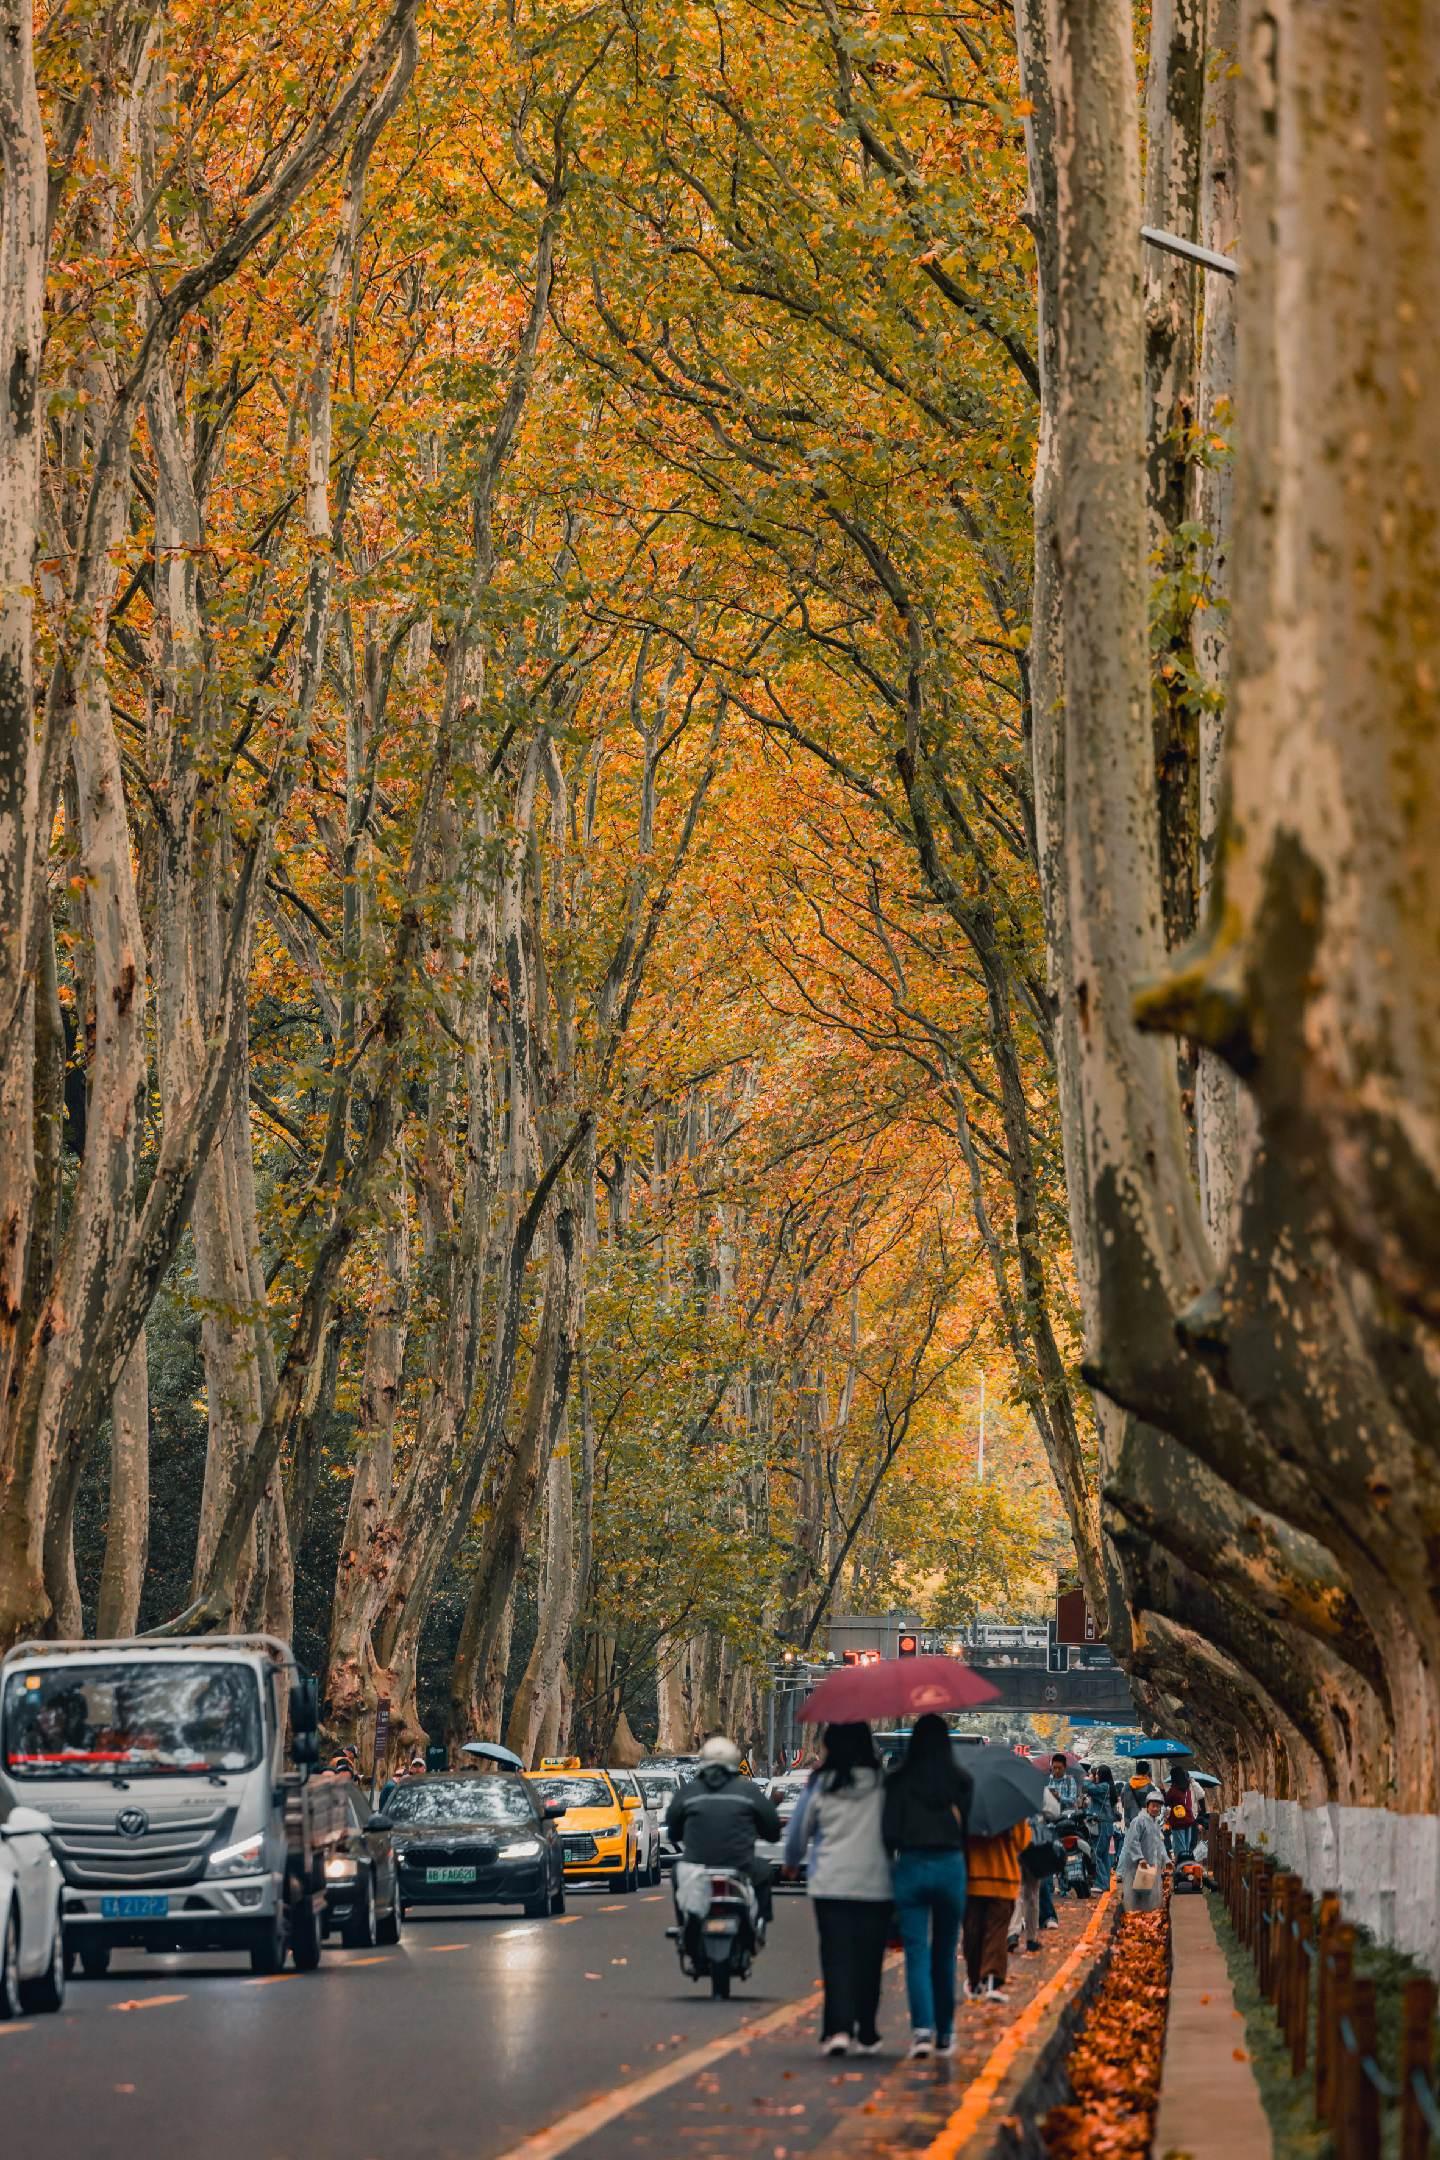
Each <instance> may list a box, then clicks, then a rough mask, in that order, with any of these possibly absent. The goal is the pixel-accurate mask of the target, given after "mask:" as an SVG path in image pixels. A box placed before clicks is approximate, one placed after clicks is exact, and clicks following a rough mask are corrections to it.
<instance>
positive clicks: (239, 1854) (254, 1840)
mask: <svg viewBox="0 0 1440 2160" xmlns="http://www.w3.org/2000/svg"><path fill="white" fill-rule="evenodd" d="M264 1850H265V1833H264V1831H263V1830H257V1831H256V1833H255V1835H254V1837H247V1838H242V1839H241V1841H240V1843H239V1844H238V1845H222V1846H221V1848H220V1850H219V1852H212V1853H211V1855H210V1857H209V1859H208V1860H207V1861H206V1863H205V1872H206V1874H207V1875H252V1874H253V1873H254V1871H255V1869H256V1868H258V1867H259V1865H260V1857H261V1854H262V1853H263V1852H264Z"/></svg>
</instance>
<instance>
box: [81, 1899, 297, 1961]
mask: <svg viewBox="0 0 1440 2160" xmlns="http://www.w3.org/2000/svg"><path fill="white" fill-rule="evenodd" d="M255 1927H256V1934H255V1940H254V1941H253V1942H252V1943H251V1945H250V1970H251V1972H253V1973H266V1974H268V1973H278V1972H283V1971H284V1970H285V1948H286V1945H285V1915H284V1913H283V1912H282V1911H281V1910H280V1908H279V1906H278V1905H277V1906H276V1908H275V1912H274V1915H273V1917H272V1918H271V1919H269V1920H257V1922H256V1923H255ZM80 1958H81V1962H82V1964H83V1963H84V1958H85V1953H84V1951H83V1950H82V1951H81V1953H80ZM86 1970H87V1971H88V1970H89V1967H88V1966H87V1967H86Z"/></svg>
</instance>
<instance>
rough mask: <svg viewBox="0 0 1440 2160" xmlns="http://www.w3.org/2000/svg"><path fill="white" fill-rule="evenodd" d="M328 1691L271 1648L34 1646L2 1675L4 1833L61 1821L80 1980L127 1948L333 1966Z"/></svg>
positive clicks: (176, 1640) (337, 1788)
mask: <svg viewBox="0 0 1440 2160" xmlns="http://www.w3.org/2000/svg"><path fill="white" fill-rule="evenodd" d="M317 1723H318V1719H317V1708H316V1699H315V1683H314V1681H313V1680H311V1679H308V1678H306V1677H305V1676H303V1675H302V1674H301V1673H300V1672H299V1670H298V1669H297V1667H296V1664H295V1659H294V1656H293V1654H292V1652H291V1651H290V1649H289V1648H288V1646H287V1645H286V1644H284V1643H282V1642H277V1641H276V1640H275V1638H274V1637H273V1636H269V1635H203V1636H194V1637H178V1636H176V1637H168V1638H167V1637H163V1636H155V1637H146V1638H142V1639H136V1638H132V1639H130V1640H126V1641H115V1642H26V1643H20V1644H18V1645H17V1647H16V1648H15V1649H14V1650H12V1651H10V1652H9V1654H8V1655H7V1656H6V1657H5V1659H4V1660H3V1662H0V1820H3V1819H4V1818H5V1817H6V1816H8V1815H9V1814H10V1812H11V1810H12V1809H14V1808H21V1807H24V1808H35V1809H38V1810H40V1811H42V1812H43V1813H44V1814H45V1815H47V1816H48V1817H49V1818H50V1823H51V1830H50V1847H51V1851H52V1852H53V1853H54V1856H55V1858H56V1860H57V1861H58V1862H59V1865H60V1869H61V1872H62V1874H63V1876H64V1883H65V1887H64V1914H65V1955H66V1965H67V1969H68V1968H70V1967H72V1966H73V1964H74V1962H75V1960H76V1959H77V1958H78V1960H79V1963H80V1967H81V1970H82V1971H83V1972H85V1973H86V1974H88V1975H91V1976H92V1977H98V1976H99V1975H101V1974H103V1973H104V1972H105V1971H106V1970H107V1968H108V1966H109V1963H110V1954H111V1951H112V1950H113V1949H117V1948H127V1949H143V1950H244V1951H248V1953H249V1957H250V1964H251V1967H252V1969H253V1970H254V1971H255V1972H258V1973H276V1972H279V1971H280V1970H281V1968H282V1966H283V1965H284V1963H285V1958H286V1955H287V1953H288V1954H289V1955H291V1956H292V1957H293V1958H294V1960H295V1964H296V1966H297V1967H298V1968H299V1969H300V1970H301V1971H307V1972H308V1971H313V1970H314V1968H315V1967H316V1966H317V1965H318V1964H319V1962H320V1954H321V1945H322V1941H323V1937H324V1922H325V1861H326V1856H327V1854H328V1853H330V1852H332V1851H333V1850H334V1849H335V1848H336V1847H337V1846H338V1845H340V1844H341V1842H342V1841H343V1839H344V1837H345V1835H346V1832H347V1830H348V1828H349V1826H350V1824H349V1811H348V1809H347V1807H346V1802H345V1785H344V1782H343V1781H342V1780H340V1779H339V1778H334V1777H330V1776H324V1777H319V1776H315V1775H314V1774H313V1771H314V1765H315V1762H316V1760H317V1757H318V1753H319V1742H318V1738H317V1731H316V1727H317Z"/></svg>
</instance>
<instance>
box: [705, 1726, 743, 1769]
mask: <svg viewBox="0 0 1440 2160" xmlns="http://www.w3.org/2000/svg"><path fill="white" fill-rule="evenodd" d="M700 1760H701V1762H702V1763H720V1764H721V1765H722V1766H723V1767H724V1768H725V1769H726V1770H738V1769H739V1767H740V1750H739V1748H738V1747H736V1745H735V1742H734V1741H733V1740H727V1739H726V1737H725V1735H724V1733H712V1734H711V1735H710V1738H709V1739H708V1740H707V1741H706V1742H705V1745H704V1746H703V1747H702V1748H701V1750H700Z"/></svg>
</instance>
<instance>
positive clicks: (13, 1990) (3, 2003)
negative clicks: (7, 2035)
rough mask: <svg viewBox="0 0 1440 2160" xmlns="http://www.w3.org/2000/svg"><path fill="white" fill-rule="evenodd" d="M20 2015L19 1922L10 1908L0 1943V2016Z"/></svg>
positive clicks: (12, 1908)
mask: <svg viewBox="0 0 1440 2160" xmlns="http://www.w3.org/2000/svg"><path fill="white" fill-rule="evenodd" d="M19 2015H20V1922H19V1921H18V1920H17V1919H16V1917H15V1909H14V1907H13V1906H12V1907H11V1909H10V1915H9V1918H8V1919H7V1920H6V1922H5V1941H4V1943H3V1945H0V2018H17V2017H19Z"/></svg>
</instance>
